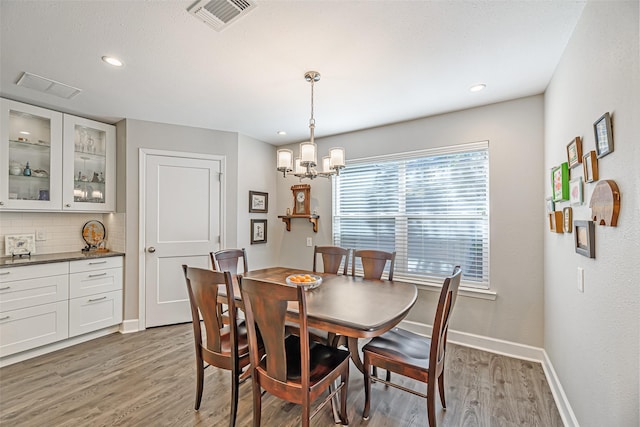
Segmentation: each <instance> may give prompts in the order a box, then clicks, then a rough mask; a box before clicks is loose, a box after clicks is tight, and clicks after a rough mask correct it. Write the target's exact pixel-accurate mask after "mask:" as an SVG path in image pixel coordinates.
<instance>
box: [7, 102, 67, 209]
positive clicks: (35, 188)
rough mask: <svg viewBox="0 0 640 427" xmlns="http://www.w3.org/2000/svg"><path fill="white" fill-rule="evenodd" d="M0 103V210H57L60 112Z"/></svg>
mask: <svg viewBox="0 0 640 427" xmlns="http://www.w3.org/2000/svg"><path fill="white" fill-rule="evenodd" d="M0 101H1V104H2V119H1V126H0V138H1V141H0V154H1V156H0V159H1V160H0V209H16V210H59V209H60V208H61V200H62V189H61V187H60V183H61V181H62V113H59V112H56V111H51V110H47V109H44V108H40V107H34V106H32V105H28V104H23V103H20V102H15V101H11V100H7V99H2V100H0Z"/></svg>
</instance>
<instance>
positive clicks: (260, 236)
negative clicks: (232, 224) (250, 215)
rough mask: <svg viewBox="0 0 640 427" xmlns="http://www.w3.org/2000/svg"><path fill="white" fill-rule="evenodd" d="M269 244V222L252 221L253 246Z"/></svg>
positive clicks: (263, 220)
mask: <svg viewBox="0 0 640 427" xmlns="http://www.w3.org/2000/svg"><path fill="white" fill-rule="evenodd" d="M256 243H267V220H266V219H252V220H251V244H252V245H254V244H256Z"/></svg>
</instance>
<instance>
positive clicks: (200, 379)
mask: <svg viewBox="0 0 640 427" xmlns="http://www.w3.org/2000/svg"><path fill="white" fill-rule="evenodd" d="M203 387H204V366H203V365H202V360H198V361H196V406H195V410H196V411H197V410H198V409H200V402H201V401H202V389H203Z"/></svg>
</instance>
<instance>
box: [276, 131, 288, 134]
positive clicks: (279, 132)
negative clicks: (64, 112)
mask: <svg viewBox="0 0 640 427" xmlns="http://www.w3.org/2000/svg"><path fill="white" fill-rule="evenodd" d="M276 133H277V134H278V135H286V134H287V131H284V130H279V131H278V132H276Z"/></svg>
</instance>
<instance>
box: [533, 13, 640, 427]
mask: <svg viewBox="0 0 640 427" xmlns="http://www.w3.org/2000/svg"><path fill="white" fill-rule="evenodd" d="M639 21H640V20H639V10H638V2H637V1H630V2H629V1H628V2H621V1H611V2H588V3H587V5H586V7H585V9H584V11H583V13H582V17H581V19H580V21H579V23H578V25H577V26H576V28H575V31H574V34H573V36H572V38H571V40H570V42H569V44H568V45H567V48H566V50H565V53H564V55H563V57H562V60H561V62H560V64H559V65H558V67H557V69H556V71H555V74H554V76H553V79H552V80H551V83H550V85H549V87H548V89H547V92H546V94H545V159H544V170H545V171H548V170H549V169H550V168H551V167H553V166H556V165H558V164H560V163H561V162H565V161H566V160H567V156H566V148H565V147H566V144H568V143H569V141H570V140H571V139H572V138H574V137H576V136H581V137H582V138H583V150H584V151H589V150H594V149H595V138H594V135H593V126H592V124H593V122H594V121H595V120H596V119H597V118H598V117H600V116H601V115H602V114H603V113H604V112H606V111H609V112H610V113H611V114H612V117H613V134H614V142H615V151H614V152H613V153H611V154H609V155H608V156H606V157H603V158H601V159H599V161H598V168H599V172H600V179H601V180H602V179H612V180H614V181H616V183H617V184H618V187H619V188H620V192H621V195H622V196H621V209H620V216H619V219H618V226H617V227H605V226H596V230H595V244H596V258H595V259H589V258H586V257H583V256H581V255H578V254H576V253H575V250H574V235H573V234H560V235H556V234H552V233H549V232H548V231H546V230H544V231H541V233H544V237H545V238H544V253H545V259H544V262H545V268H544V282H545V288H544V291H545V304H544V306H545V314H544V325H545V350H546V351H547V354H548V355H549V358H550V360H551V362H552V364H553V366H554V368H555V371H556V373H557V375H558V377H559V379H560V382H561V383H562V385H563V387H564V391H565V393H566V395H567V397H568V399H569V401H570V403H571V405H572V408H573V411H574V413H575V415H576V418H577V421H578V422H579V423H580V425H582V426H638V425H640V417H639V414H638V408H639V407H640V398H639V394H638V388H639V379H640V378H639V369H638V364H639V362H640V352H639V346H638V341H639V337H638V334H639V330H640V327H639V318H640V286H639V284H638V265H637V264H638V261H639V260H640V245H639V243H638V242H640V225H639V224H640V222H639V219H640V173H638V163H639V162H640V140H639V137H640V107H639V103H640V87H639V86H640V65H639V63H640V61H639V43H638V38H639V33H638V22H639ZM571 174H572V178H574V177H578V176H582V170H581V169H580V168H574V169H572V170H571ZM544 182H545V188H546V194H547V195H550V194H551V184H550V179H547V176H545V180H544ZM594 186H595V183H591V184H586V185H585V190H586V191H585V196H586V197H585V200H586V201H587V203H586V204H585V205H584V206H582V207H574V218H576V219H588V218H589V216H590V210H589V208H588V201H589V200H590V196H591V193H592V192H593V188H594ZM566 206H568V203H567V202H565V203H561V204H558V206H557V207H556V209H557V210H560V209H562V208H563V207H566ZM578 267H582V268H584V282H585V283H584V293H580V292H579V291H578V290H577V284H576V271H577V268H578Z"/></svg>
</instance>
